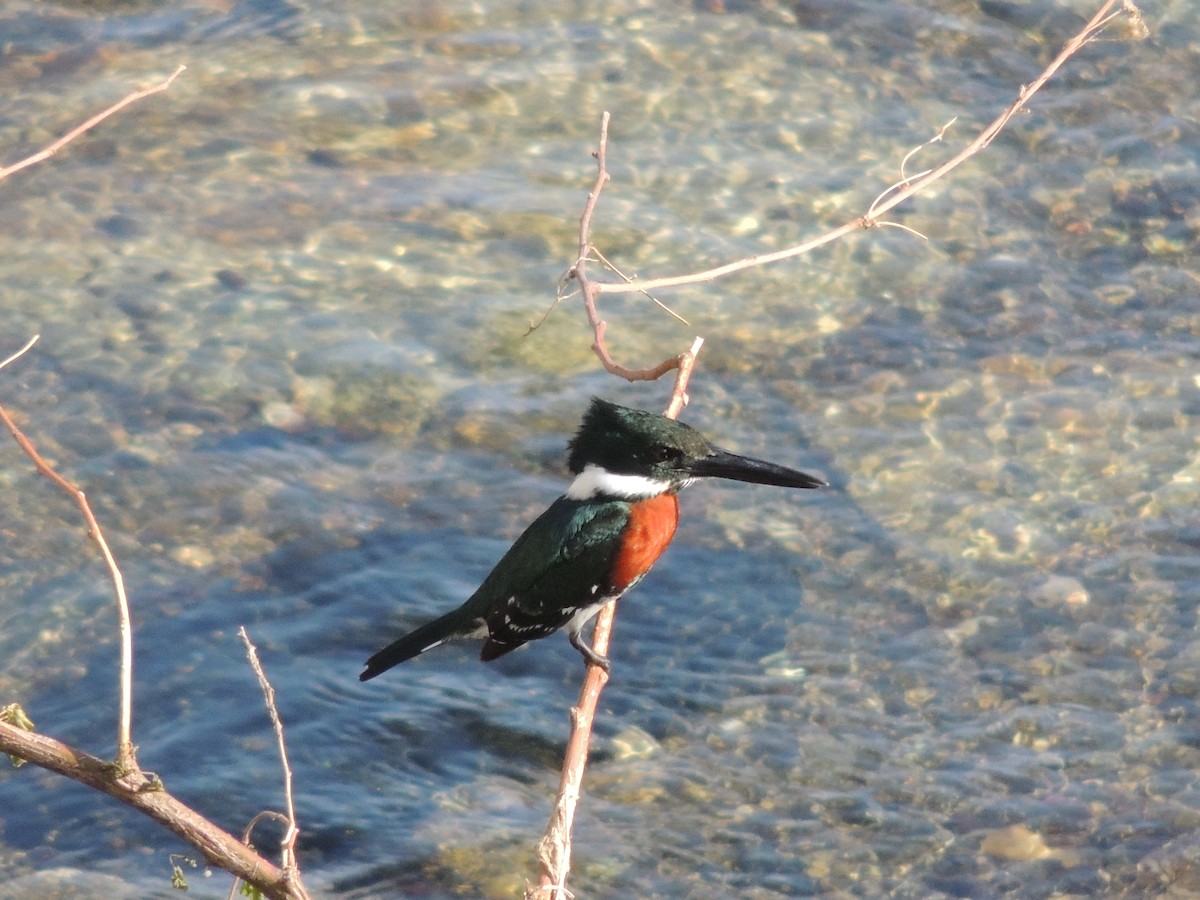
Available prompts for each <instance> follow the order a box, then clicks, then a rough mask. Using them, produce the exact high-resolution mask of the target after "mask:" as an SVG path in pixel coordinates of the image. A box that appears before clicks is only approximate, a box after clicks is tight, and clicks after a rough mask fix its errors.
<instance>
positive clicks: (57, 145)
mask: <svg viewBox="0 0 1200 900" xmlns="http://www.w3.org/2000/svg"><path fill="white" fill-rule="evenodd" d="M186 68H187V66H180V67H179V68H177V69H176V70H175V71H174V72H172V73H171V74H170V75H169V76H168V77H167V78H166V79H164V80H163V81H160V82H159V83H158V84H156V85H154V86H153V87H148V88H146V89H144V90H140V91H134V92H133V93H132V94H128V95H126V96H125V97H123V98H122V99H120V100H118V101H117V102H116V103H114V104H113V105H112V106H110V107H109V108H108V109H106V110H103V111H102V112H98V113H96V115H94V116H92V117H91V118H90V119H88V120H87V121H86V122H84V123H83V124H82V125H77V126H76V127H74V128H72V129H71V130H70V131H68V132H67V133H66V134H64V135H63V136H62V137H60V138H59V139H58V140H56V141H55V142H54V143H52V144H50V145H49V146H47V147H46V148H45V149H43V150H39V151H38V152H37V153H35V154H33V155H32V156H27V157H25V159H22V160H20V161H19V162H15V163H13V164H12V165H11V166H0V180H3V179H5V178H7V177H8V176H9V175H11V174H13V172H19V171H21V170H22V169H26V168H28V167H29V166H32V165H34V164H35V163H40V162H42V160H45V159H49V158H50V157H51V156H53V155H54V154H55V153H57V152H58V151H59V150H61V149H62V148H63V147H65V146H67V144H69V143H71V141H73V140H75V139H76V138H77V137H79V136H80V135H81V134H83V133H84V132H85V131H90V130H91V129H93V128H95V127H96V126H97V125H99V124H100V123H101V122H103V121H104V120H105V119H107V118H108V117H109V116H112V115H113V114H115V113H118V112H120V111H121V110H123V109H124V108H125V107H127V106H129V105H130V104H132V103H137V102H138V101H139V100H144V99H145V98H146V97H149V96H151V95H152V94H158V93H161V92H163V91H165V90H166V89H167V88H169V87H170V86H171V82H173V81H174V80H175V79H176V78H178V77H179V75H180V74H181V73H182V72H183V70H184V69H186Z"/></svg>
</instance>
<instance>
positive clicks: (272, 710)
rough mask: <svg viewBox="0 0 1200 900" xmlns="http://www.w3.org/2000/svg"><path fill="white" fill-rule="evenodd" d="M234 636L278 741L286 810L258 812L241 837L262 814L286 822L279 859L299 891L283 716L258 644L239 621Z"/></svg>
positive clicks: (250, 829)
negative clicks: (242, 647) (239, 640)
mask: <svg viewBox="0 0 1200 900" xmlns="http://www.w3.org/2000/svg"><path fill="white" fill-rule="evenodd" d="M238 636H239V637H240V638H241V639H242V643H243V644H244V645H245V646H246V656H247V658H248V659H249V660H250V667H251V668H252V669H254V674H255V675H256V676H258V686H259V687H260V688H261V689H262V692H263V700H264V701H265V702H266V704H267V715H269V716H270V717H271V725H272V726H273V727H274V729H275V742H276V743H277V744H278V745H279V760H280V763H281V764H282V766H283V802H284V808H285V809H286V810H287V813H286V814H282V813H277V812H272V811H270V810H267V811H265V812H261V813H259V814H258V815H257V816H255V817H254V818H253V819H252V820H251V821H250V824H249V825H248V826H247V827H246V836H245V840H246V841H247V842H249V840H250V832H251V831H252V830H253V829H254V825H255V824H256V823H257V822H258V821H259V820H260V819H261V818H263V817H264V816H270V817H272V818H277V819H279V820H280V821H282V822H283V823H284V824H285V825H286V826H287V830H286V832H285V833H284V835H283V840H282V841H281V842H280V847H281V859H280V863H281V864H282V868H283V870H284V872H285V873H288V874H289V875H290V876H292V877H293V878H294V879H295V880H294V884H295V886H296V887H298V888H299V889H300V891H301V893H302V892H303V886H302V885H301V884H300V881H299V879H298V878H296V877H295V876H296V875H297V874H298V873H299V864H298V862H297V860H296V838H297V837H298V836H299V835H300V829H299V828H298V827H297V826H296V806H295V803H294V802H293V800H292V767H291V765H289V764H288V755H287V742H286V741H285V740H284V737H283V720H282V719H281V718H280V717H279V710H278V708H276V706H275V688H273V687H271V682H270V681H268V680H267V673H266V672H265V671H263V667H262V662H260V661H259V658H258V648H257V647H255V646H254V644H253V643H251V641H250V635H249V634H247V633H246V626H244V625H243V626H241V627H239V628H238ZM235 887H236V885H235Z"/></svg>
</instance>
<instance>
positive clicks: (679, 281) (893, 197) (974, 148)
mask: <svg viewBox="0 0 1200 900" xmlns="http://www.w3.org/2000/svg"><path fill="white" fill-rule="evenodd" d="M1118 3H1122V9H1121V10H1120V11H1119V12H1115V13H1114V12H1112V9H1113V7H1114V6H1116V5H1117V4H1118ZM1121 16H1127V17H1129V19H1130V20H1131V23H1132V31H1133V35H1134V37H1139V36H1143V35H1144V29H1145V25H1144V23H1142V20H1141V14H1140V13H1139V12H1138V10H1137V7H1136V6H1134V5H1133V4H1132V3H1131V2H1130V0H1124V2H1122V0H1106V2H1105V3H1104V5H1103V6H1101V7H1100V10H1099V11H1098V12H1097V13H1096V14H1095V15H1094V16H1092V18H1091V20H1090V21H1089V22H1088V23H1087V25H1085V26H1084V27H1083V29H1082V30H1081V31H1080V32H1079V33H1078V34H1076V35H1075V37H1073V38H1071V40H1069V41H1067V43H1066V44H1065V45H1064V46H1063V49H1062V50H1061V51H1060V52H1059V54H1058V56H1056V57H1055V58H1054V60H1053V61H1052V62H1051V63H1050V64H1049V65H1048V66H1047V67H1046V68H1045V70H1043V72H1042V73H1041V74H1040V75H1039V76H1038V77H1037V78H1035V79H1034V80H1033V81H1032V82H1030V83H1029V84H1027V85H1024V86H1022V88H1021V90H1020V91H1019V92H1018V94H1017V99H1016V100H1014V101H1013V102H1012V103H1011V104H1010V105H1009V106H1008V108H1007V109H1005V110H1004V112H1003V113H1001V114H1000V115H999V116H998V117H997V118H996V120H995V121H994V122H992V123H991V124H990V125H988V126H987V127H986V128H984V129H983V131H981V132H980V133H979V134H978V136H976V138H975V139H974V140H973V141H971V143H970V144H968V145H967V146H966V147H964V148H963V149H962V150H960V151H959V152H958V153H957V154H955V155H954V156H953V157H951V158H950V159H948V160H946V161H945V162H944V163H942V164H941V165H939V166H935V167H934V168H932V169H930V170H929V171H927V172H926V173H925V174H923V175H921V176H919V177H918V176H914V177H913V178H912V179H911V180H908V181H907V183H905V182H903V181H902V182H901V183H900V186H899V187H898V189H897V190H895V191H894V192H893V193H891V194H890V196H887V199H886V200H881V199H877V200H876V202H875V203H873V204H872V205H871V207H870V208H869V209H868V211H867V212H866V213H864V214H863V215H861V216H859V217H858V218H857V219H854V220H853V221H850V222H847V223H845V224H844V225H841V226H839V227H838V228H835V229H834V230H833V231H830V232H828V233H827V234H823V235H821V236H820V237H816V238H813V239H811V240H808V241H805V242H804V243H802V244H797V245H795V246H794V247H788V248H785V249H783V250H777V251H775V252H774V253H762V254H759V255H757V256H750V257H747V258H745V259H739V260H736V261H734V262H730V263H725V264H724V265H721V266H717V267H715V268H712V269H705V270H704V271H702V272H691V273H689V274H686V275H671V276H666V277H663V278H648V279H645V280H642V281H638V282H637V283H636V284H626V283H624V282H615V281H614V282H609V281H604V282H596V283H594V284H593V286H592V289H593V292H594V293H593V297H598V296H599V295H600V294H628V293H632V292H633V291H653V290H658V289H660V288H668V287H678V286H680V285H685V284H699V283H701V282H705V281H713V280H715V279H717V278H720V277H722V276H724V275H731V274H733V273H734V272H740V271H742V270H744V269H751V268H755V267H757V266H765V265H768V264H770V263H774V262H780V261H782V260H785V259H791V258H792V257H795V256H801V255H803V254H805V253H808V252H810V251H812V250H815V249H817V248H818V247H823V246H824V245H825V244H829V243H832V242H833V241H836V240H837V239H839V238H841V237H844V236H845V235H847V234H850V233H851V232H853V231H858V230H860V229H865V228H871V227H872V226H874V225H878V224H880V222H879V218H880V216H882V215H884V214H885V213H887V212H888V211H889V210H892V209H894V208H895V207H897V206H899V205H900V204H901V203H903V202H904V201H905V200H907V199H908V198H909V197H911V196H913V195H914V194H917V193H920V192H921V191H923V190H924V189H925V188H927V187H928V186H929V185H930V184H932V183H933V182H935V181H937V180H938V179H940V178H943V177H944V176H945V175H946V174H947V173H949V172H950V171H952V170H953V169H956V168H958V166H960V165H962V163H964V162H966V161H967V160H968V159H970V158H971V157H972V156H974V155H975V154H976V153H978V152H979V151H980V150H983V149H984V148H985V147H987V146H988V144H990V143H991V142H992V141H993V140H995V138H996V135H998V134H999V133H1000V132H1001V131H1002V130H1003V129H1004V126H1005V125H1007V124H1008V122H1009V120H1010V119H1012V117H1013V116H1015V115H1016V114H1017V113H1018V112H1020V111H1021V109H1023V108H1024V106H1025V105H1026V104H1027V103H1028V102H1029V100H1030V99H1031V98H1032V97H1033V95H1034V94H1036V93H1037V92H1038V91H1039V90H1040V89H1041V88H1042V86H1043V85H1044V84H1045V83H1046V82H1047V81H1049V80H1050V78H1051V77H1052V76H1053V75H1054V73H1055V72H1057V71H1058V70H1059V69H1060V68H1062V66H1063V64H1064V63H1065V62H1066V61H1067V60H1068V59H1070V58H1071V56H1073V55H1074V54H1075V53H1076V52H1077V51H1078V50H1079V49H1080V48H1082V47H1083V46H1084V45H1085V44H1087V43H1088V42H1089V41H1092V40H1094V39H1095V38H1096V36H1097V35H1098V34H1099V33H1100V32H1101V31H1102V30H1103V29H1104V28H1106V27H1107V26H1108V25H1109V24H1110V23H1111V22H1112V21H1113V20H1114V19H1116V18H1118V17H1121ZM1139 26H1140V27H1139ZM884 193H885V194H887V192H886V191H885V192H884ZM593 302H594V301H593ZM593 327H594V326H593Z"/></svg>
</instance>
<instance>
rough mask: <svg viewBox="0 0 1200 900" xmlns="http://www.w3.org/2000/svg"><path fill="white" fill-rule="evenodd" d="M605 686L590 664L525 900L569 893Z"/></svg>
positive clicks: (598, 647)
mask: <svg viewBox="0 0 1200 900" xmlns="http://www.w3.org/2000/svg"><path fill="white" fill-rule="evenodd" d="M703 344H704V339H703V338H696V340H695V341H694V342H693V343H692V346H691V348H690V349H688V350H687V351H686V352H684V353H681V354H680V355H679V364H678V373H677V374H676V377H675V387H674V390H673V391H672V392H671V402H670V405H669V406H668V407H667V409H666V412H665V413H664V414H665V415H666V416H667V417H668V418H671V419H675V418H678V417H679V413H680V412H682V411H683V408H684V407H685V406H686V405H687V385H688V380H689V379H690V378H691V376H692V369H693V368H694V367H695V365H696V355H697V354H698V353H699V352H700V347H701V346H702V345H703ZM616 609H617V604H616V603H610V604H608V605H607V606H605V607H604V608H603V609H601V610H600V612H599V613H597V614H596V624H595V627H594V629H593V631H592V649H593V650H595V651H596V653H597V654H598V655H600V656H605V655H606V654H607V653H608V645H609V639H610V637H611V636H612V624H613V617H614V616H615V615H616ZM606 684H608V673H607V672H605V671H604V669H602V668H601V667H600V666H597V665H595V664H593V663H589V664H588V667H587V673H586V675H585V676H584V679H583V688H582V689H581V690H580V692H579V702H578V703H576V704H575V706H574V707H572V709H571V735H570V737H569V738H568V739H567V750H566V753H565V754H564V755H563V767H562V775H561V776H560V778H559V783H558V797H557V799H556V800H555V803H554V811H553V812H552V813H551V814H550V821H549V822H548V823H547V824H546V833H545V834H544V835H543V836H542V839H541V841H539V842H538V864H539V867H540V873H539V876H538V884H537V886H536V887H531V888H530V889H529V890H527V891H526V893H525V896H526V898H528V900H535V898H537V897H539V896H541V897H543V898H544V897H553V898H554V900H565V898H566V897H567V896H568V895H569V893H570V892H569V891H568V890H567V887H566V884H567V874H568V873H569V872H570V869H571V831H572V828H573V827H574V824H575V807H576V806H577V805H578V802H579V796H580V785H581V784H582V783H583V772H584V769H585V768H587V761H588V749H589V747H590V746H591V741H592V723H593V722H594V721H595V718H596V706H597V705H598V704H599V702H600V692H601V691H603V690H604V686H605V685H606Z"/></svg>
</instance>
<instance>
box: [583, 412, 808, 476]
mask: <svg viewBox="0 0 1200 900" xmlns="http://www.w3.org/2000/svg"><path fill="white" fill-rule="evenodd" d="M567 465H568V467H569V468H570V470H571V472H572V473H573V474H574V475H575V476H576V479H575V482H574V483H573V484H572V485H571V488H570V490H569V491H568V492H567V496H569V497H574V498H577V499H582V498H586V497H595V496H598V495H602V496H610V497H613V496H615V497H625V498H629V499H633V498H638V497H654V496H657V495H658V494H663V493H668V492H671V493H673V492H675V491H678V490H681V489H683V488H685V487H687V486H688V485H689V484H691V483H692V482H693V481H695V480H696V479H698V478H730V479H733V480H735V481H748V482H753V483H755V484H771V485H776V486H778V487H792V488H816V487H824V486H825V482H824V481H823V480H822V479H820V478H816V477H815V476H812V475H808V474H806V473H804V472H799V471H797V470H795V469H789V468H787V467H785V466H778V465H775V464H774V463H769V462H765V461H763V460H759V459H753V458H751V457H748V456H739V455H738V454H736V453H730V452H729V451H727V450H722V449H721V448H720V447H715V446H713V445H712V444H710V443H709V442H708V440H707V439H706V438H705V437H704V435H702V434H701V433H700V432H698V431H697V430H696V429H694V428H692V427H691V426H690V425H685V424H684V423H683V422H677V421H675V420H674V419H668V418H667V417H666V416H659V415H655V414H654V413H650V412H646V411H645V410H641V409H630V408H629V407H625V406H618V405H617V404H615V403H610V402H609V401H607V400H602V399H600V398H599V397H594V398H592V404H591V406H589V407H588V411H587V412H586V413H585V414H584V416H583V422H582V424H580V426H579V431H578V432H577V433H576V434H575V438H574V439H573V440H572V441H571V444H570V456H569V457H568V459H567Z"/></svg>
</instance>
